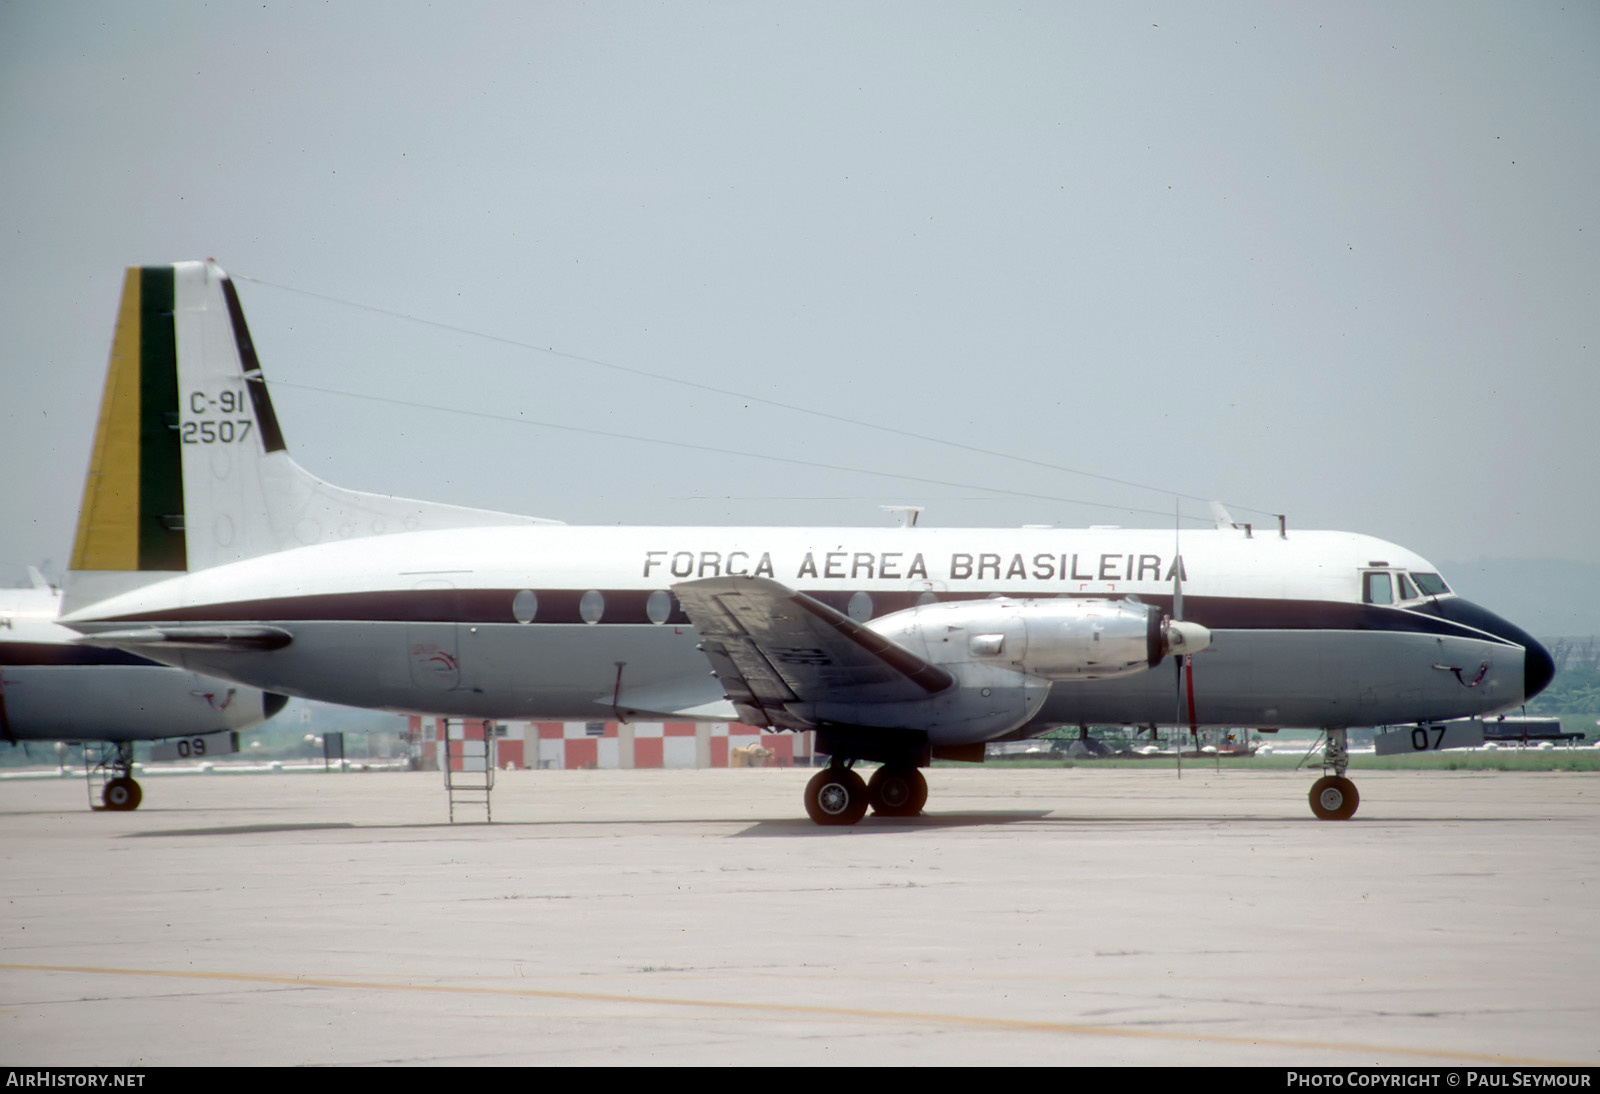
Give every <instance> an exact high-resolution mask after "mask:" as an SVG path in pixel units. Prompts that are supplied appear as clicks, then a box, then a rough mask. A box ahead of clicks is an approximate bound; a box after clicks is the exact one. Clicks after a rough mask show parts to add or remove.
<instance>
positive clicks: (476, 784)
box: [439, 718, 495, 824]
mask: <svg viewBox="0 0 1600 1094" xmlns="http://www.w3.org/2000/svg"><path fill="white" fill-rule="evenodd" d="M440 720H441V721H442V722H443V723H444V730H445V732H444V736H443V738H442V739H441V740H440V741H439V768H440V770H442V771H443V772H444V789H445V794H446V795H447V796H448V797H449V799H450V823H451V824H454V823H455V822H456V805H457V804H458V803H459V804H461V805H463V806H468V805H478V804H480V803H481V804H482V805H483V820H484V823H485V824H491V823H493V822H494V813H493V811H492V810H491V808H490V805H489V793H490V791H492V790H493V789H494V768H495V746H494V743H495V738H494V732H493V730H492V729H490V728H489V727H490V726H492V725H493V723H492V722H481V721H476V720H469V719H461V718H443V719H440Z"/></svg>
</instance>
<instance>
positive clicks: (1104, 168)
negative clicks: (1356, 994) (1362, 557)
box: [0, 0, 1600, 582]
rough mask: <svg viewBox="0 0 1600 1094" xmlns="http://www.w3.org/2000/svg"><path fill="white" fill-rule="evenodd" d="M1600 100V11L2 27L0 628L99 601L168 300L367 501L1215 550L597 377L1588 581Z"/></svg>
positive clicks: (1282, 9) (176, 8) (839, 433)
mask: <svg viewBox="0 0 1600 1094" xmlns="http://www.w3.org/2000/svg"><path fill="white" fill-rule="evenodd" d="M1597 105H1600V6H1596V5H1594V4H1592V3H1574V2H1568V3H1536V2H1535V3H1529V2H1521V0H1519V2H1508V3H1503V4H1473V3H1461V2H1456V0H1450V2H1441V3H1412V4H1403V3H1402V4H1394V3H1378V4H1371V5H1365V4H1358V3H1341V4H1337V5H1309V4H1281V3H1261V4H1251V3H1233V4H1228V3H1213V4H1193V3H1173V4H1147V5H1138V4H1071V3H1059V2H1055V3H1040V4H1026V3H1024V4H1008V5H1000V4H992V3H989V4H938V3H926V2H916V3H876V4H874V3H841V4H827V3H818V2H815V0H807V2H804V3H797V4H789V3H737V4H735V3H727V4H704V3H671V4H652V3H605V2H601V3H590V4H579V3H505V4H489V3H483V4H473V3H466V4H431V5H430V4H420V3H411V4H407V3H392V2H386V3H382V4H361V3H344V2H340V3H332V4H327V3H320V2H319V3H281V2H269V3H266V4H254V5H245V4H234V3H221V4H217V3H212V4H199V3H148V4H130V3H122V2H115V3H85V2H76V3H75V2H62V3H46V2H43V0H38V2H32V0H27V2H18V0H0V150H3V151H0V230H3V236H0V239H3V243H0V270H3V274H4V286H5V292H4V293H0V430H3V438H0V452H3V453H4V455H5V468H6V474H5V475H4V477H3V481H0V505H3V510H4V514H5V516H4V520H3V522H0V582H9V581H15V580H19V579H20V578H21V577H22V567H23V566H24V565H25V564H27V563H30V562H31V563H38V562H40V561H43V560H46V559H48V560H51V562H52V563H53V565H54V567H55V568H56V569H57V570H59V569H61V568H63V566H64V563H65V559H66V556H67V554H68V549H69V544H70V539H71V535H72V529H73V525H74V522H75V519H76V511H77V503H78V498H79V495H80V492H81V489H82V486H81V484H82V477H83V472H84V468H85V466H86V464H87V460H88V449H89V442H90V437H91V435H92V429H93V417H94V414H95V411H96V408H97V405H98V400H99V392H100V385H101V382H102V378H103V373H104V369H105V362H106V356H107V351H108V347H109V343H110V334H111V327H112V320H113V316H114V311H115V308H116V303H117V295H118V291H119V288H120V283H121V276H122V269H123V267H125V266H127V265H136V264H141V263H156V262H167V261H172V260H177V259H190V258H203V257H207V256H212V257H215V258H216V259H217V260H218V261H219V262H220V263H222V265H223V266H224V267H225V268H227V269H228V270H229V271H230V272H231V273H233V274H234V275H235V276H236V277H238V278H239V279H240V293H241V297H242V299H243V301H244V306H245V309H246V312H247V314H248V316H249V318H250V321H251V326H252V330H253V332H254V334H255V338H256V342H257V346H258V348H259V350H260V352H261V356H262V360H263V364H264V367H265V369H266V372H267V375H268V377H269V378H270V379H271V380H273V381H274V382H275V390H274V394H275V397H276V401H277V403H278V409H279V415H280V418H281V419H282V422H283V426H284V431H285V434H286V436H287V438H288V440H289V443H290V445H291V447H292V449H293V451H294V453H295V455H296V457H297V458H298V459H299V460H300V461H301V462H302V463H304V464H305V465H306V466H307V467H308V468H310V469H311V470H313V471H314V472H316V473H317V474H319V475H322V476H323V477H325V478H327V479H330V480H331V481H334V482H337V483H339V484H340V485H344V486H350V487H356V488H360V489H367V490H380V491H385V492H391V493H397V494H403V495H409V496H416V497H427V498H435V499H439V500H448V501H455V502H460V503H465V504H470V505H479V506H488V507H494V508H501V509H509V510H515V511H518V512H529V513H534V514H537V515H541V516H550V517H558V518H561V519H564V520H567V521H570V522H600V523H674V524H684V523H696V524H698V523H705V524H713V523H740V524H752V523H769V522H770V523H784V524H801V523H831V524H881V523H884V522H886V520H887V518H886V517H885V516H884V514H882V513H881V512H880V511H879V509H878V508H877V507H878V506H879V505H883V504H892V503H914V504H921V505H926V506H927V507H928V510H927V513H926V516H925V518H924V519H925V520H926V521H927V522H929V523H935V524H943V525H955V524H960V525H981V524H995V525H1018V524H1023V523H1058V524H1067V525H1073V524H1089V523H1094V524H1105V523H1112V524H1117V523H1120V524H1137V525H1147V524H1148V525H1163V526H1164V525H1166V524H1170V518H1165V519H1164V518H1163V517H1162V516H1161V515H1160V514H1163V513H1170V512H1171V510H1172V499H1171V497H1170V496H1168V495H1163V494H1160V493H1154V492H1150V491H1145V490H1137V489H1133V488H1130V487H1125V486H1117V485H1112V484H1108V483H1105V482H1102V481H1097V480H1094V479H1088V478H1083V477H1080V476H1075V475H1070V474H1066V473H1063V472H1061V471H1055V470H1050V469H1048V468H1044V467H1040V466H1037V465H1036V464H1027V463H1020V462H1015V461H1007V460H1004V459H1000V458H997V457H995V456H991V455H985V454H982V453H979V452H973V451H969V450H962V449H957V448H952V447H949V446H945V445H940V444H936V443H932V442H929V441H923V440H917V439H913V438H910V437H906V436H903V435H897V434H893V433H889V432H885V431H884V430H882V429H873V428H869V427H867V426H863V425H856V424H851V423H849V422H845V421H840V420H837V418H833V419H830V418H824V417H819V416H816V415H808V414H803V413H799V412H796V411H793V410H783V409H779V408H775V407H773V406H771V405H768V404H765V403H761V402H758V401H755V399H752V398H739V397H732V396H727V395H719V394H715V393H712V392H709V391H706V390H704V389H703V388H698V389H697V388H690V387H684V386H680V385H675V384H672V383H667V382H662V381H658V380H652V379H647V378H642V377H639V376H637V375H633V374H629V373H625V372H621V371H618V370H616V369H610V368H605V367H602V366H600V365H595V364H587V363H583V362H581V361H577V360H574V358H575V357H581V358H589V359H593V360H596V361H601V362H606V363H609V364H613V365H620V366H625V367H626V368H629V369H636V370H643V371H645V372H651V373H658V374H662V375H664V376H668V377H674V378H678V379H681V380H685V381H691V382H693V383H695V384H701V385H708V386H711V387H716V388H722V389H727V390H731V391H736V392H742V393H745V394H747V395H749V396H754V397H757V398H759V399H766V400H775V401H778V402H782V403H786V404H790V405H792V406H795V407H804V408H808V409H811V410H815V411H818V412H822V413H824V414H831V415H835V416H839V417H843V418H849V419H858V420H860V421H862V422H868V423H874V424H876V425H879V426H883V427H889V428H891V429H898V430H903V431H910V432H914V433H919V434H926V435H929V436H931V437H937V438H945V439H948V440H952V441H956V442H959V443H961V444H965V445H968V446H971V447H973V448H977V449H983V450H989V451H994V452H1005V453H1010V454H1015V455H1018V456H1022V457H1026V458H1027V459H1029V460H1033V461H1039V462H1042V463H1046V464H1055V465H1060V466H1063V467H1069V468H1074V469H1078V470H1082V471H1089V472H1094V473H1096V474H1100V475H1106V476H1113V477H1116V478H1120V479H1126V480H1132V481H1135V482H1139V483H1144V484H1151V485H1155V486H1159V487H1162V488H1165V489H1167V490H1171V491H1177V492H1181V493H1183V494H1187V495H1194V496H1196V497H1200V498H1213V497H1214V498H1219V499H1222V500H1223V501H1225V502H1227V503H1228V504H1230V505H1232V506H1235V507H1237V508H1236V510H1235V516H1237V517H1238V518H1239V519H1251V520H1256V521H1262V522H1265V521H1267V520H1270V518H1269V517H1266V516H1263V515H1262V513H1261V512H1256V511H1250V510H1247V509H1246V507H1251V509H1252V510H1262V511H1267V512H1286V513H1287V514H1288V519H1289V525H1290V528H1291V530H1292V529H1294V528H1296V527H1299V528H1310V527H1324V528H1343V529H1348V530H1352V531H1362V532H1368V533H1372V534H1374V535H1378V536H1382V537H1385V538H1389V539H1393V540H1396V541H1398V542H1400V543H1403V544H1405V545H1407V546H1408V547H1411V548H1413V549H1415V550H1417V551H1420V552H1421V553H1422V554H1424V555H1425V556H1429V557H1431V558H1434V559H1435V560H1440V559H1470V558H1477V557H1480V556H1482V557H1497V556H1528V557H1545V558H1554V559H1563V560H1567V561H1571V562H1590V563H1592V562H1595V561H1596V559H1597V556H1600V550H1597V549H1596V543H1597V533H1600V504H1597V502H1600V487H1597V485H1596V476H1595V467H1596V463H1597V460H1596V454H1597V451H1600V444H1597V437H1596V428H1595V422H1596V413H1597V407H1600V360H1597V357H1600V355H1597V352H1596V351H1597V348H1600V300H1597V288H1600V241H1597V237H1600V216H1597V215H1596V214H1597V211H1600V140H1597V130H1600V110H1597ZM246 279H253V280H246ZM355 305H361V306H362V307H357V306H355ZM386 312H387V313H401V314H404V315H408V316H414V317H417V318H418V319H423V320H427V321H429V322H430V323H432V324H434V325H427V324H425V323H419V322H412V321H407V320H405V319H401V318H396V317H395V316H393V315H389V314H385V313H386ZM446 328H459V329H458V330H450V329H446ZM472 332H476V334H477V335H483V336H490V337H480V336H475V334H474V333H472ZM533 346H538V347H549V348H553V349H554V350H555V351H557V352H556V353H550V352H539V351H536V350H534V349H532V348H529V347H533ZM312 388H324V389H332V390H336V391H339V392H346V393H350V394H340V395H332V394H325V393H319V392H317V391H313V390H311V389H312ZM384 400H399V402H395V401H384ZM405 403H412V404H423V406H421V407H418V406H408V405H403V404H405ZM428 407H437V408H453V409H454V410H456V411H460V413H456V412H451V411H448V410H444V409H428ZM508 418H509V419H516V421H507V420H505V419H508ZM528 423H549V424H528ZM551 424H567V425H571V426H577V427H581V428H583V429H586V430H592V431H598V433H595V432H591V433H581V432H570V431H561V430H558V429H554V428H551ZM601 434H612V435H615V436H604V435H601ZM630 438H641V439H630ZM642 438H655V439H658V440H661V441H666V442H677V443H676V444H674V443H668V444H660V443H649V442H647V441H645V440H643V439H642ZM685 445H694V446H703V448H711V449H722V450H727V451H726V452H721V453H719V452H708V451H704V450H701V449H696V448H690V447H684V446H685ZM730 453H731V454H730ZM739 453H745V454H743V455H741V454H739ZM758 455H765V456H771V457H779V458H781V459H784V460H800V461H810V462H811V463H814V464H828V465H834V466H836V467H841V468H847V469H854V470H826V469H823V468H819V467H815V466H802V465H797V464H794V463H785V462H779V461H777V460H771V459H761V458H757V457H758ZM868 472H881V473H886V474H897V475H903V476H915V477H919V478H922V479H931V480H937V482H936V483H929V482H916V481H907V480H905V479H894V478H888V477H883V475H874V474H870V473H868ZM1004 491H1015V492H1019V493H1022V494H1031V495H1040V496H1042V497H1020V496H1017V495H1016V494H1008V493H1005V492H1004ZM1046 498H1048V499H1070V500H1044V499H1046ZM1080 500H1087V501H1098V502H1105V503H1109V504H1111V505H1113V506H1121V507H1123V508H1122V509H1121V510H1119V509H1116V508H1096V507H1091V506H1085V505H1081V504H1075V502H1076V501H1080ZM1129 508H1132V509H1135V510H1149V511H1151V512H1137V511H1135V512H1129V511H1128V509H1129ZM1185 511H1186V512H1187V513H1189V514H1192V515H1193V516H1195V517H1204V515H1205V506H1204V505H1203V504H1202V503H1195V502H1186V503H1185Z"/></svg>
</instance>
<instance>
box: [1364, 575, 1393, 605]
mask: <svg viewBox="0 0 1600 1094" xmlns="http://www.w3.org/2000/svg"><path fill="white" fill-rule="evenodd" d="M1364 584H1365V588H1364V590H1363V592H1362V594H1361V599H1362V600H1363V601H1364V602H1366V603H1368V604H1393V603H1394V585H1393V583H1392V582H1391V581H1390V580H1389V575H1388V574H1386V573H1384V572H1383V571H1381V570H1378V571H1369V572H1368V573H1367V576H1366V579H1365V582H1364Z"/></svg>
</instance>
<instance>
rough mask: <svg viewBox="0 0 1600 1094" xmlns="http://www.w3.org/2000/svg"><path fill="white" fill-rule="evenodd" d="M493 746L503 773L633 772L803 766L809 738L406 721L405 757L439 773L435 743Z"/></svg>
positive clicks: (704, 725) (717, 725) (687, 728)
mask: <svg viewBox="0 0 1600 1094" xmlns="http://www.w3.org/2000/svg"><path fill="white" fill-rule="evenodd" d="M486 733H487V734H491V735H492V736H493V737H494V739H495V752H496V756H495V762H496V765H497V766H498V767H500V768H501V769H502V770H504V769H507V768H547V769H556V770H568V771H574V770H578V769H580V768H599V769H602V770H612V771H615V770H631V769H645V768H698V767H742V766H751V767H790V766H793V765H794V764H795V763H796V762H797V761H798V762H799V763H801V764H805V765H809V764H810V763H811V759H812V736H813V735H812V734H810V733H773V732H771V731H770V730H765V729H758V728H756V727H755V726H747V725H743V724H741V723H739V722H485V721H482V720H478V719H460V718H449V719H446V718H433V717H427V718H425V717H422V716H420V715H412V716H411V718H410V720H409V726H408V740H409V743H410V746H411V756H412V759H413V760H414V761H415V762H416V764H417V766H418V767H419V768H421V769H423V770H428V771H433V770H437V769H438V758H437V757H438V742H439V741H441V740H444V739H445V737H446V735H447V734H448V735H449V736H451V737H454V738H457V739H459V738H461V737H463V736H464V737H465V738H466V739H468V740H482V739H483V737H484V735H485V734H486Z"/></svg>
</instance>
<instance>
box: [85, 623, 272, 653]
mask: <svg viewBox="0 0 1600 1094" xmlns="http://www.w3.org/2000/svg"><path fill="white" fill-rule="evenodd" d="M293 640H294V636H293V635H291V634H290V633H289V632H288V631H286V630H283V629H282V628H280V627H252V626H235V627H186V626H181V625H179V626H173V625H167V626H162V627H139V628H135V629H128V630H120V631H100V632H98V633H96V634H90V635H85V636H84V637H82V638H79V639H77V641H78V642H81V643H83V644H84V645H87V646H109V647H110V648H112V649H119V650H130V651H138V650H141V649H145V650H148V649H151V648H152V647H157V646H159V647H161V648H163V649H196V650H252V651H257V652H259V651H261V650H281V649H282V648H283V647H285V646H287V645H288V644H289V643H290V642H291V641H293Z"/></svg>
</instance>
